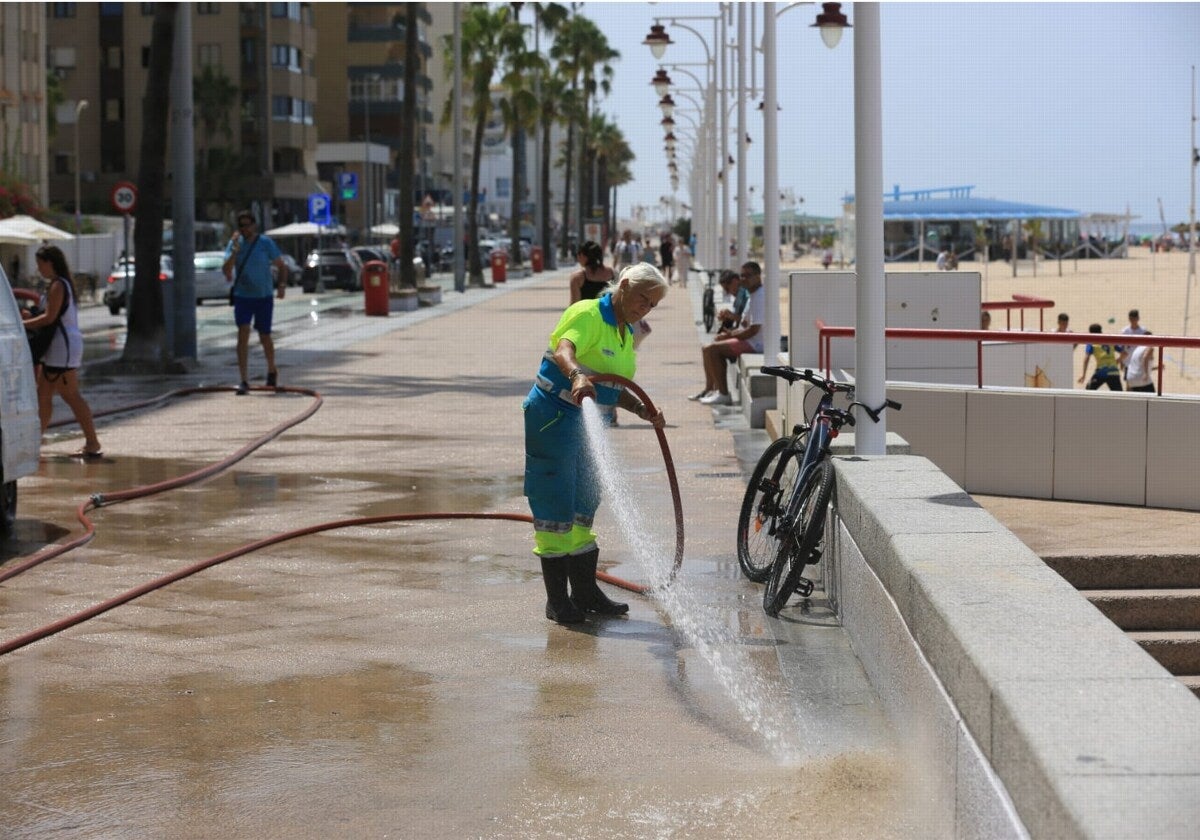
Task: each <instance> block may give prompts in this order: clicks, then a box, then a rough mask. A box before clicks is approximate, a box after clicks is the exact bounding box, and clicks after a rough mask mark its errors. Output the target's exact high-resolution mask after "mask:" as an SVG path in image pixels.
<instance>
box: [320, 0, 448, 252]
mask: <svg viewBox="0 0 1200 840" xmlns="http://www.w3.org/2000/svg"><path fill="white" fill-rule="evenodd" d="M416 5H417V7H418V8H417V18H418V22H417V50H418V58H419V62H420V67H421V70H420V72H419V73H418V76H417V80H416V81H417V143H416V158H417V160H416V169H415V181H414V189H413V193H414V194H413V196H411V204H412V205H416V204H419V203H420V197H422V196H423V195H425V194H426V193H429V192H431V191H436V190H437V189H440V188H444V187H446V186H448V183H447V184H439V183H438V182H437V179H436V177H435V175H434V172H433V169H432V158H431V156H432V152H433V147H432V146H431V145H430V142H429V139H430V132H431V127H432V125H433V122H434V119H435V116H434V114H433V112H432V109H431V105H430V102H431V92H432V90H433V82H432V80H431V79H430V77H429V67H430V59H431V57H432V56H433V46H432V45H433V42H434V40H435V38H436V36H435V34H434V33H433V32H431V26H430V24H431V21H432V18H431V16H430V12H429V6H431V5H445V4H426V3H418V4H416ZM406 7H407V4H405V3H318V4H316V5H315V7H314V8H315V14H316V22H317V32H318V33H319V36H318V37H319V48H318V50H317V78H318V80H319V86H318V95H317V103H318V104H317V125H318V128H319V134H320V139H321V146H322V148H321V152H320V173H321V176H322V177H323V178H325V179H328V180H331V181H336V179H337V176H338V175H339V174H340V173H343V172H345V173H353V174H356V175H358V181H359V195H358V197H357V198H354V199H351V200H347V201H342V200H341V199H340V197H338V196H335V209H336V211H337V213H338V215H339V216H340V217H341V218H343V219H344V221H345V223H346V225H347V227H349V228H350V229H352V230H363V229H365V228H367V227H372V226H375V225H379V224H381V223H393V224H394V223H395V222H396V220H397V218H398V212H399V210H400V208H401V206H403V204H404V203H405V202H403V201H402V200H401V197H400V195H399V179H398V172H397V169H396V166H395V164H396V154H397V152H398V150H399V148H400V134H401V129H402V126H403V113H404V110H403V109H404V66H405V61H406V59H405V21H406V19H407V14H406V12H407V8H406ZM379 147H383V148H385V149H386V150H387V152H386V155H380V154H379V153H378V151H377V150H378V149H379ZM381 157H383V158H386V159H381Z"/></svg>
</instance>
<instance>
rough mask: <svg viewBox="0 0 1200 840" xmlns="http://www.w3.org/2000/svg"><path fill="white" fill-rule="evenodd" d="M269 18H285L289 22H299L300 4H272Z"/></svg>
mask: <svg viewBox="0 0 1200 840" xmlns="http://www.w3.org/2000/svg"><path fill="white" fill-rule="evenodd" d="M271 17H274V18H287V19H289V20H300V4H299V3H272V4H271Z"/></svg>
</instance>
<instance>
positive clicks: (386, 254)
mask: <svg viewBox="0 0 1200 840" xmlns="http://www.w3.org/2000/svg"><path fill="white" fill-rule="evenodd" d="M352 250H353V251H354V253H355V254H356V255H357V256H358V258H359V259H360V260H362V263H363V265H366V264H367V263H369V262H372V261H374V260H378V261H379V262H381V263H383V264H384V265H389V264H390V263H391V261H392V252H391V251H389V250H387V249H385V248H373V247H371V246H368V245H359V246H358V247H357V248H354V249H352Z"/></svg>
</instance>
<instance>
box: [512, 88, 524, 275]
mask: <svg viewBox="0 0 1200 840" xmlns="http://www.w3.org/2000/svg"><path fill="white" fill-rule="evenodd" d="M513 121H514V122H515V123H516V125H517V127H516V128H514V129H513V138H512V148H513V168H512V210H511V211H510V212H509V220H508V238H509V239H511V240H512V248H511V253H509V255H508V264H509V265H510V266H512V267H513V268H520V267H521V204H522V203H523V202H522V201H521V199H523V198H524V197H525V178H524V174H525V132H524V131H522V130H521V129H520V124H521V112H520V109H519V108H518V107H517V103H516V100H515V97H514V101H513Z"/></svg>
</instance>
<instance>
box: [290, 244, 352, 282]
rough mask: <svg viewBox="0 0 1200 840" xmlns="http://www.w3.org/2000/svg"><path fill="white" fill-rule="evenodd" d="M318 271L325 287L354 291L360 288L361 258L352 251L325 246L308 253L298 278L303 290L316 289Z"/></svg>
mask: <svg viewBox="0 0 1200 840" xmlns="http://www.w3.org/2000/svg"><path fill="white" fill-rule="evenodd" d="M318 271H319V272H320V275H321V279H322V280H323V281H324V284H325V288H327V289H329V288H338V289H346V290H347V291H355V290H358V289H361V288H362V260H361V259H359V257H358V255H357V254H355V253H354V252H353V251H349V250H343V249H341V248H326V249H323V250H320V251H313V252H312V253H311V254H309V255H308V259H307V260H305V261H304V273H303V275H302V276H301V280H300V286H301V288H302V289H303V290H304V291H305V292H315V291H316V290H317V272H318Z"/></svg>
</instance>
